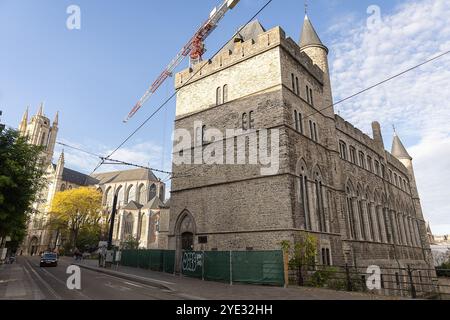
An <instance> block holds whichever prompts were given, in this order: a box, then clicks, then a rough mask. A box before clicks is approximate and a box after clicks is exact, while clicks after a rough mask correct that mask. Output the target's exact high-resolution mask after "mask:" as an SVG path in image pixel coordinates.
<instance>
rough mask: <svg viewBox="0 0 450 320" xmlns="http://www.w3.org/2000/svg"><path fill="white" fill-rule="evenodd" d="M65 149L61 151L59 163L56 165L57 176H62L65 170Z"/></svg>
mask: <svg viewBox="0 0 450 320" xmlns="http://www.w3.org/2000/svg"><path fill="white" fill-rule="evenodd" d="M64 162H65V161H64V149H63V150H62V152H61V155H60V156H59V159H58V164H57V165H56V175H57V176H62V174H63V171H64Z"/></svg>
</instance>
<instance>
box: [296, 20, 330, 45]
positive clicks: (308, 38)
mask: <svg viewBox="0 0 450 320" xmlns="http://www.w3.org/2000/svg"><path fill="white" fill-rule="evenodd" d="M299 45H300V48H303V47H306V46H311V45H319V46H324V45H323V43H322V41H321V40H320V38H319V35H318V34H317V32H316V30H315V29H314V27H313V25H312V23H311V20H309V18H308V16H307V15H306V16H305V21H304V22H303V29H302V34H301V36H300V42H299Z"/></svg>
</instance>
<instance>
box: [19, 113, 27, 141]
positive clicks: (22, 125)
mask: <svg viewBox="0 0 450 320" xmlns="http://www.w3.org/2000/svg"><path fill="white" fill-rule="evenodd" d="M28 108H29V107H27V109H26V110H25V113H24V114H23V117H22V121H21V122H20V126H19V132H20V133H21V134H22V135H25V133H26V132H27V125H28Z"/></svg>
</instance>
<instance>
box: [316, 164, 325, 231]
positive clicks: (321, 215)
mask: <svg viewBox="0 0 450 320" xmlns="http://www.w3.org/2000/svg"><path fill="white" fill-rule="evenodd" d="M314 174H315V187H316V192H315V194H316V217H317V221H318V223H319V231H321V232H327V231H328V230H327V223H326V214H325V200H324V190H323V182H322V175H321V174H320V172H319V171H318V170H317V171H316V172H315V173H314Z"/></svg>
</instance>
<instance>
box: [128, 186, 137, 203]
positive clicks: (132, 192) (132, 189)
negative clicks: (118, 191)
mask: <svg viewBox="0 0 450 320" xmlns="http://www.w3.org/2000/svg"><path fill="white" fill-rule="evenodd" d="M127 199H128V201H127V202H131V201H136V187H135V186H134V185H132V186H130V187H129V188H128V194H127Z"/></svg>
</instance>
